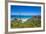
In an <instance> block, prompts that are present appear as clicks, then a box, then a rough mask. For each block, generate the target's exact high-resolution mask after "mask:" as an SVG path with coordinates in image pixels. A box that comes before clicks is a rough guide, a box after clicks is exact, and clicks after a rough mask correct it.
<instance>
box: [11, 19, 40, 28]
mask: <svg viewBox="0 0 46 34" xmlns="http://www.w3.org/2000/svg"><path fill="white" fill-rule="evenodd" d="M35 27H41V20H39V19H37V20H34V19H29V20H27V21H26V22H24V23H22V21H21V20H19V21H17V20H12V21H11V28H35Z"/></svg>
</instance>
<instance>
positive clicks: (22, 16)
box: [11, 15, 32, 18]
mask: <svg viewBox="0 0 46 34" xmlns="http://www.w3.org/2000/svg"><path fill="white" fill-rule="evenodd" d="M11 18H32V16H29V15H26V16H24V15H11Z"/></svg>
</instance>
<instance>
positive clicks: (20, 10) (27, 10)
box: [11, 5, 41, 15]
mask: <svg viewBox="0 0 46 34" xmlns="http://www.w3.org/2000/svg"><path fill="white" fill-rule="evenodd" d="M40 14H41V7H40V6H18V5H11V15H40Z"/></svg>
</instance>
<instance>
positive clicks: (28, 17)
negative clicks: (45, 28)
mask: <svg viewBox="0 0 46 34" xmlns="http://www.w3.org/2000/svg"><path fill="white" fill-rule="evenodd" d="M15 18H17V19H19V20H20V19H21V20H22V22H25V21H27V20H28V19H31V18H32V16H31V15H11V20H14V19H15Z"/></svg>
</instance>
